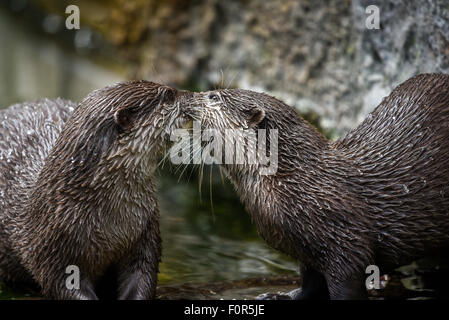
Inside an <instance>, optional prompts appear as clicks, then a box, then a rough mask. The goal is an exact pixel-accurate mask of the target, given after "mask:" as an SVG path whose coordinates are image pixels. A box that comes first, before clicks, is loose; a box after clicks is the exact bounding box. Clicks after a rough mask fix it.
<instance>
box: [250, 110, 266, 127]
mask: <svg viewBox="0 0 449 320" xmlns="http://www.w3.org/2000/svg"><path fill="white" fill-rule="evenodd" d="M264 118H265V110H263V109H261V108H254V109H252V110H251V111H250V113H249V115H248V119H247V120H246V121H247V123H248V127H249V128H254V127H257V126H258V125H259V123H261V122H262V120H263V119H264Z"/></svg>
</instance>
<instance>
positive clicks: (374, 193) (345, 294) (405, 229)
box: [186, 74, 449, 299]
mask: <svg viewBox="0 0 449 320" xmlns="http://www.w3.org/2000/svg"><path fill="white" fill-rule="evenodd" d="M189 108H190V110H188V109H189ZM186 109H187V110H188V113H189V114H190V115H191V116H193V117H194V118H195V119H197V120H199V121H201V123H202V128H203V129H206V128H215V129H221V130H223V129H225V128H231V129H232V128H233V129H248V128H258V129H278V133H279V136H278V170H277V172H276V173H275V174H274V175H261V174H260V168H259V167H257V166H254V165H244V164H236V165H232V164H225V165H223V167H224V169H225V171H226V173H227V175H228V177H229V178H230V180H232V182H233V184H234V186H235V188H236V191H237V193H238V194H239V195H240V198H241V200H242V202H243V203H244V204H245V205H246V208H247V211H248V212H249V213H250V214H251V215H252V217H253V219H254V221H255V224H256V226H257V229H258V231H259V233H260V234H261V236H262V237H263V238H264V239H265V240H266V241H267V242H268V243H269V244H270V245H271V246H273V247H274V248H276V249H279V250H280V251H282V252H284V253H287V254H289V255H290V256H292V257H294V258H296V259H298V261H300V263H301V274H302V277H303V280H302V288H301V289H300V290H295V291H294V292H293V293H291V294H290V295H291V296H292V297H293V298H297V299H306V298H329V297H330V298H332V299H358V298H366V297H367V291H366V288H365V279H366V277H367V275H366V274H365V270H366V267H367V266H368V265H377V266H379V268H380V271H381V272H388V271H389V270H391V269H392V268H394V267H396V266H399V265H402V264H406V263H408V262H410V261H412V260H413V259H416V258H418V257H421V256H423V255H432V254H435V253H437V252H439V251H442V250H446V249H447V248H448V247H449V183H448V181H449V153H448V150H449V76H448V75H443V74H423V75H419V76H416V77H414V78H412V79H410V80H408V81H406V82H404V83H403V84H401V85H399V86H398V87H397V88H396V89H394V90H393V92H392V93H391V94H390V95H389V96H388V97H386V98H384V100H383V101H382V103H381V104H380V105H379V106H378V107H377V108H376V109H375V110H374V111H373V112H372V113H371V114H370V115H369V116H368V117H367V119H366V120H365V121H363V123H362V124H360V125H359V126H358V127H357V128H356V129H354V130H352V131H351V132H350V133H349V134H348V135H347V136H346V137H344V138H342V139H340V140H338V141H335V142H331V141H328V140H327V139H325V138H324V137H323V136H322V135H321V134H320V133H318V132H317V131H316V130H315V129H314V128H313V127H312V126H311V125H310V124H309V123H307V122H306V121H304V120H303V119H302V118H301V117H299V116H298V114H297V113H296V112H295V111H294V110H293V109H292V108H291V107H289V106H288V105H286V104H284V103H283V102H281V101H279V100H277V99H275V98H273V97H271V96H269V95H266V94H263V93H256V92H252V91H247V90H239V89H226V90H216V91H210V92H205V93H196V94H194V96H193V97H192V99H191V100H190V101H189V102H188V105H187V106H186Z"/></svg>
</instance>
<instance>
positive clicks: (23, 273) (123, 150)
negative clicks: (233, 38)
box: [0, 81, 188, 299]
mask: <svg viewBox="0 0 449 320" xmlns="http://www.w3.org/2000/svg"><path fill="white" fill-rule="evenodd" d="M182 94H183V93H182V91H178V90H176V89H173V88H171V87H168V86H164V85H160V84H156V83H153V82H148V81H128V82H123V83H118V84H116V85H112V86H109V87H106V88H103V89H99V90H96V91H93V92H92V93H90V94H89V95H87V97H86V98H84V99H83V100H82V101H81V102H80V103H79V104H78V105H77V106H76V105H75V104H74V103H72V102H70V101H65V100H61V99H57V100H48V99H45V100H41V101H39V102H36V103H24V104H17V105H13V106H11V107H9V108H7V109H5V110H2V111H1V112H0V120H1V122H0V158H1V160H2V161H1V162H0V172H1V176H0V280H1V281H4V282H7V283H8V282H25V283H34V284H37V285H38V286H39V287H40V289H41V292H42V294H43V296H44V297H46V298H50V299H98V298H99V295H98V294H97V290H96V289H97V288H98V286H99V284H101V283H102V281H103V280H102V279H104V277H106V276H108V275H114V277H113V278H112V277H111V279H108V280H107V281H106V282H108V281H114V282H115V283H116V287H115V292H114V294H116V298H119V299H152V298H154V296H155V290H156V281H157V273H158V265H159V261H160V257H161V238H160V234H159V211H158V206H157V201H156V196H155V187H154V184H153V182H152V173H153V171H154V170H155V167H156V164H157V156H158V155H159V154H160V153H161V152H162V150H163V148H164V147H165V146H166V144H167V143H169V135H170V132H171V130H173V129H175V128H178V127H180V126H183V125H184V123H186V122H187V121H188V119H186V118H184V116H183V114H182V112H181V109H180V107H179V103H178V102H176V101H177V99H180V97H182ZM69 266H76V267H77V268H78V270H79V275H80V283H79V288H76V287H75V289H71V287H70V286H66V281H67V278H68V277H69V275H70V274H71V273H69V274H67V273H66V271H67V267H69ZM71 268H73V267H71ZM70 270H72V269H70ZM73 270H76V269H73ZM73 284H74V285H75V282H73Z"/></svg>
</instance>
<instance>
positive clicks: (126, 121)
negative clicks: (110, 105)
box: [114, 107, 133, 130]
mask: <svg viewBox="0 0 449 320" xmlns="http://www.w3.org/2000/svg"><path fill="white" fill-rule="evenodd" d="M131 113H132V112H131V110H130V108H127V107H120V108H118V109H117V111H115V113H114V121H115V123H116V124H117V125H118V126H119V127H120V128H121V129H122V130H127V129H129V128H131V127H132V125H133V119H132V117H131Z"/></svg>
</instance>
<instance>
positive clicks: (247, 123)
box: [182, 89, 325, 175]
mask: <svg viewBox="0 0 449 320" xmlns="http://www.w3.org/2000/svg"><path fill="white" fill-rule="evenodd" d="M182 104H183V110H184V112H185V113H186V114H187V115H188V116H190V117H192V118H193V120H194V121H198V122H200V123H201V129H202V130H207V129H214V130H218V131H221V132H222V133H223V135H224V138H225V139H229V136H230V135H229V132H232V129H234V130H235V129H237V130H241V131H243V132H245V131H254V132H255V135H256V136H257V140H258V141H257V144H258V147H257V148H259V146H260V142H261V140H263V139H265V143H266V148H265V149H264V150H266V151H267V153H268V151H269V153H270V162H271V155H273V154H272V152H276V155H273V156H275V157H276V158H277V159H278V161H279V162H278V163H277V164H278V165H279V169H280V170H283V171H285V170H289V168H291V164H289V161H290V159H291V158H292V157H294V156H298V155H299V152H298V150H300V149H304V150H306V149H308V148H309V147H312V146H314V145H323V144H324V143H325V142H324V141H325V140H324V139H323V138H322V137H321V135H320V134H318V132H316V130H315V129H313V128H312V127H310V126H309V125H307V124H306V123H305V121H304V120H303V119H302V118H301V117H300V116H299V114H298V113H297V112H296V111H295V110H294V109H293V108H292V107H290V106H288V105H287V104H285V103H283V102H282V101H280V100H278V99H276V98H274V97H272V96H270V95H267V94H265V93H258V92H254V91H249V90H243V89H223V90H214V91H208V92H201V93H193V94H191V95H190V96H189V97H188V98H187V99H186V100H184V101H183V102H182ZM184 104H186V105H184ZM228 129H231V131H228V132H227V131H226V130H228ZM260 129H262V130H260ZM272 133H273V135H272ZM261 134H263V136H262V139H261V140H259V138H260V137H261ZM274 138H275V139H274ZM225 143H227V142H226V141H225ZM272 147H273V148H272ZM236 148H237V146H236ZM247 150H248V148H246V147H244V152H246V153H248V152H247ZM258 151H259V149H258ZM304 153H306V152H304ZM259 156H260V153H258V154H257V157H259ZM222 163H224V162H222ZM264 166H265V165H262V166H261V162H260V161H258V162H257V163H256V165H255V166H245V165H237V166H236V165H232V164H231V165H230V166H225V167H227V168H229V169H231V171H232V170H234V171H235V172H237V173H236V174H237V175H242V174H243V175H246V174H253V173H256V172H255V171H251V169H254V168H255V169H257V170H258V172H259V173H260V170H259V169H260V168H262V167H264ZM270 172H273V171H270Z"/></svg>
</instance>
